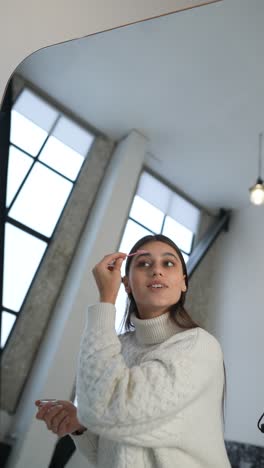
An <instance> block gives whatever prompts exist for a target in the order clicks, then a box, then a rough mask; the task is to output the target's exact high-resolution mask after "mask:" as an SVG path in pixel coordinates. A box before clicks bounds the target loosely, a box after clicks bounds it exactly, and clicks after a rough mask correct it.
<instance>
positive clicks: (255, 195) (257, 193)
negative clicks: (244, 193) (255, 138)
mask: <svg viewBox="0 0 264 468" xmlns="http://www.w3.org/2000/svg"><path fill="white" fill-rule="evenodd" d="M262 137H263V134H262V133H260V134H259V161H258V169H259V171H258V178H257V182H256V183H255V185H253V187H251V188H250V189H249V193H250V195H249V197H250V201H251V203H253V204H254V205H263V204H264V184H263V180H262V179H261V144H262Z"/></svg>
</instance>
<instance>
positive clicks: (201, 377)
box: [76, 303, 223, 447]
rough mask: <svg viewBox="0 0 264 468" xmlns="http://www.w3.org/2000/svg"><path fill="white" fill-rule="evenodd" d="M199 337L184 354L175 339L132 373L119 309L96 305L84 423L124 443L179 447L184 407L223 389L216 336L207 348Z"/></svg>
mask: <svg viewBox="0 0 264 468" xmlns="http://www.w3.org/2000/svg"><path fill="white" fill-rule="evenodd" d="M208 335H209V334H208ZM210 336H211V335H210ZM197 337H198V334H197V329H195V330H194V332H193V333H191V334H188V337H187V339H186V340H184V339H183V340H182V341H181V342H182V350H181V348H180V346H181V345H180V346H178V347H177V350H175V343H173V340H171V339H170V340H168V342H167V343H168V345H166V346H165V347H164V346H163V347H162V346H161V347H158V348H156V350H155V351H152V352H149V353H147V354H146V355H145V356H144V358H143V359H142V361H141V363H140V365H138V366H134V367H131V368H128V367H127V366H126V363H125V361H124V358H123V356H122V354H121V342H120V340H119V338H118V336H117V334H116V331H115V307H114V306H112V305H110V304H106V303H100V304H97V305H93V306H90V307H89V310H88V318H87V323H86V329H85V331H84V334H83V338H82V342H81V348H80V354H79V365H78V372H77V387H76V388H77V400H78V409H77V414H78V419H79V421H80V422H81V424H83V425H84V426H86V427H87V426H88V427H90V428H92V430H93V431H94V432H95V433H97V434H100V435H101V436H103V437H105V438H108V439H112V440H116V441H119V442H125V443H128V444H133V445H139V446H145V447H164V446H166V447H175V443H177V437H180V435H181V434H180V432H181V426H182V424H181V421H182V418H183V410H184V408H185V407H187V406H188V405H192V403H193V402H194V401H195V399H197V398H199V397H200V395H201V394H203V392H207V389H208V387H210V386H211V385H212V384H213V385H215V382H216V379H219V385H223V375H222V371H223V365H222V360H223V359H222V352H221V348H220V345H219V344H218V342H217V340H216V339H215V338H214V337H212V338H213V341H210V340H209V342H208V343H205V344H204V342H203V340H198V339H197ZM181 342H180V343H181ZM177 344H178V343H177Z"/></svg>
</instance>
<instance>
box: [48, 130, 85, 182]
mask: <svg viewBox="0 0 264 468" xmlns="http://www.w3.org/2000/svg"><path fill="white" fill-rule="evenodd" d="M39 160H40V161H43V162H44V163H45V164H47V165H48V166H51V167H53V169H55V170H56V171H58V172H60V173H61V174H63V175H65V176H66V177H69V179H72V180H75V179H76V177H77V175H78V173H79V171H80V169H81V166H82V164H83V161H84V158H83V156H81V155H80V154H79V153H76V151H74V150H72V149H71V148H69V146H66V145H64V143H62V142H61V141H59V140H57V138H54V137H50V138H49V139H48V141H47V143H46V144H45V146H44V148H43V150H42V151H41V153H40V157H39Z"/></svg>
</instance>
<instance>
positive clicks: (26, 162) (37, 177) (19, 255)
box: [1, 88, 94, 349]
mask: <svg viewBox="0 0 264 468" xmlns="http://www.w3.org/2000/svg"><path fill="white" fill-rule="evenodd" d="M93 140H94V135H92V134H91V133H90V132H89V131H88V130H87V129H85V128H83V127H81V126H80V125H79V124H77V123H76V122H75V121H73V120H72V119H71V118H69V117H68V116H66V115H65V114H62V113H61V112H60V110H59V109H58V108H56V107H54V106H52V105H51V104H49V103H48V102H46V101H45V100H44V99H42V98H41V97H39V96H38V95H37V94H36V93H34V92H32V91H31V89H29V88H24V89H23V90H22V92H21V93H20V95H19V96H18V97H17V99H16V101H15V103H14V105H13V107H12V111H11V132H10V148H9V161H8V175H7V194H6V207H7V217H6V223H5V246H4V278H3V303H2V306H1V349H3V347H4V346H5V344H6V342H7V339H8V337H9V335H10V333H11V331H12V329H13V327H14V325H15V322H16V319H17V317H18V315H19V312H20V311H21V308H22V306H23V303H24V301H25V298H26V296H27V293H28V291H29V289H30V286H31V284H32V281H33V278H34V276H35V274H36V272H37V270H38V268H39V265H40V263H41V260H42V259H43V256H44V254H45V252H46V251H47V249H48V246H49V243H50V240H51V238H52V235H53V233H54V231H55V229H56V226H57V223H58V221H59V219H60V217H61V214H62V212H63V210H64V208H65V205H66V203H67V200H68V198H69V196H70V194H71V192H72V189H73V187H74V184H75V183H76V180H77V178H78V174H79V173H80V170H81V167H82V164H83V162H84V160H85V158H86V157H87V155H88V153H89V150H90V148H91V145H92V143H93Z"/></svg>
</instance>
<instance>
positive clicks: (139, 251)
mask: <svg viewBox="0 0 264 468" xmlns="http://www.w3.org/2000/svg"><path fill="white" fill-rule="evenodd" d="M144 253H147V250H137V251H136V252H133V253H131V254H128V255H127V257H133V256H134V255H140V254H144ZM114 264H115V260H114V261H113V262H111V263H109V264H108V270H110V271H112V270H113V266H114Z"/></svg>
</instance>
